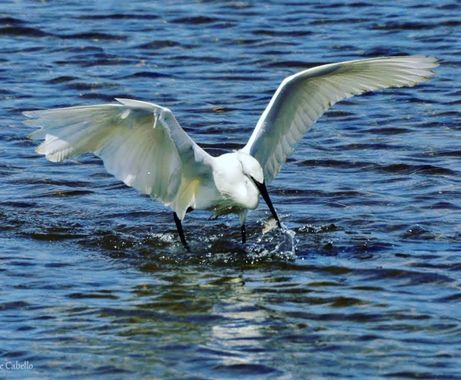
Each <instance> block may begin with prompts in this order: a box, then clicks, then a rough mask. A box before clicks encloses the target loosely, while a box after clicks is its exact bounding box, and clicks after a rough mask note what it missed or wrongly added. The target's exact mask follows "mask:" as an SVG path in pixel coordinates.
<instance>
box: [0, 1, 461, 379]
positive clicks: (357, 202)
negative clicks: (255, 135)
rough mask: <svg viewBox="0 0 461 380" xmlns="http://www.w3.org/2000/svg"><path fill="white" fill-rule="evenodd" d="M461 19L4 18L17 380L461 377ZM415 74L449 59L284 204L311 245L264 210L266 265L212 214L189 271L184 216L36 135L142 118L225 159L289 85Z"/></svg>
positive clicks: (334, 142)
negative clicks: (110, 113) (381, 59)
mask: <svg viewBox="0 0 461 380" xmlns="http://www.w3.org/2000/svg"><path fill="white" fill-rule="evenodd" d="M460 15H461V3H460V2H459V1H455V0H440V1H437V2H435V1H434V2H420V1H416V0H405V1H399V2H385V1H382V2H378V1H371V0H346V1H335V0H332V1H296V0H291V1H290V0H284V1H264V2H263V1H260V2H259V1H147V0H145V1H131V2H120V1H109V0H106V1H72V0H63V1H32V0H24V1H22V0H15V1H13V0H4V1H2V3H1V4H0V81H1V82H0V83H1V86H0V105H1V107H0V176H1V179H2V180H1V183H0V263H1V265H0V281H1V282H0V284H1V290H0V377H16V378H94V377H101V378H162V379H163V378H165V379H179V378H181V379H182V378H187V379H226V378H228V379H235V378H257V379H263V378H264V379H265V378H273V379H304V378H311V379H330V378H341V379H343V378H438V379H456V378H460V377H461V364H460V363H461V361H460V352H461V304H460V303H461V280H460V278H461V202H460V199H461V189H460V185H461V177H460V175H461V161H460V159H461V113H460V106H461V90H460V79H459V78H460V69H461V19H460ZM401 54H402V55H410V54H411V55H413V54H419V55H430V56H434V57H437V58H438V59H439V60H440V62H441V65H440V67H439V68H437V76H436V77H435V78H434V79H432V80H431V81H429V82H426V83H424V84H421V85H419V86H417V87H415V88H410V89H390V90H386V91H383V92H380V93H377V94H370V95H364V96H361V97H356V98H353V99H350V100H347V101H344V102H342V103H340V104H337V105H335V106H334V107H333V109H332V110H331V111H329V112H328V113H327V114H326V115H324V117H323V118H322V119H321V120H320V121H319V122H318V123H317V124H316V125H315V127H314V128H313V129H312V130H311V131H309V133H308V134H307V135H306V137H305V138H304V140H303V141H302V142H301V143H300V144H299V145H298V147H297V149H296V151H295V153H294V154H293V156H292V157H291V158H290V160H289V162H288V163H287V164H286V165H285V167H284V169H283V170H282V172H281V173H280V174H279V176H278V177H277V178H276V180H275V181H273V182H272V184H271V186H270V188H269V192H270V193H271V196H272V199H273V201H274V204H275V205H276V208H277V210H278V212H279V214H280V215H281V217H282V220H283V223H284V224H285V225H286V226H287V228H288V229H289V230H290V231H291V234H288V233H282V232H280V231H278V230H276V229H275V230H272V231H269V232H267V233H265V234H263V230H264V229H265V227H267V224H268V221H269V216H270V214H269V213H268V210H267V208H266V207H265V206H264V205H263V204H262V205H260V207H259V209H258V210H256V211H254V212H252V213H250V214H249V217H248V225H247V230H248V235H249V236H248V239H249V243H248V244H247V245H246V246H243V245H242V244H241V243H240V242H239V239H240V230H239V227H238V219H237V218H236V217H232V216H229V217H223V218H218V219H216V220H209V218H208V217H209V215H208V214H207V213H204V212H195V213H191V214H188V216H187V218H186V220H185V222H184V228H185V231H186V234H187V236H188V238H189V239H190V242H191V246H192V249H191V252H186V251H185V250H184V249H183V248H182V246H181V244H180V242H179V240H178V238H177V234H176V228H175V225H174V222H173V218H172V213H171V211H170V210H168V209H167V208H165V207H164V206H163V205H162V204H161V203H159V202H153V201H152V200H150V199H149V198H148V197H146V196H142V195H139V194H137V193H136V191H134V190H133V189H130V188H127V187H126V186H124V185H123V184H121V183H120V182H119V181H117V180H116V179H114V178H113V177H111V176H110V175H108V174H106V172H105V170H104V168H103V166H102V164H101V162H100V160H99V159H97V158H95V157H94V156H91V155H85V156H82V157H80V158H79V159H78V160H72V161H68V162H65V163H61V164H53V163H50V162H48V161H46V160H45V159H44V158H43V157H42V156H39V155H37V154H36V153H35V152H34V148H35V142H34V143H33V142H31V141H30V140H29V139H28V138H27V135H28V134H29V133H30V132H31V131H32V128H31V127H28V126H25V125H23V124H22V121H23V116H22V115H21V112H22V111H24V110H30V109H41V108H51V107H60V106H70V105H81V104H96V103H102V102H108V101H112V99H113V98H114V97H129V98H136V99H140V100H147V101H153V102H155V103H158V104H161V105H164V106H166V107H169V108H171V109H172V110H173V112H174V113H175V115H176V117H177V119H178V120H179V122H180V123H181V125H182V126H183V127H184V128H185V129H186V131H187V132H188V133H189V134H190V135H191V136H192V137H193V138H194V139H195V140H196V141H197V142H198V143H199V144H200V145H201V146H203V147H204V148H205V149H206V150H207V151H209V152H210V153H211V154H221V153H223V152H224V151H229V150H232V149H238V148H239V147H241V146H243V145H244V144H245V142H246V140H247V139H248V137H249V135H250V133H251V131H252V130H253V128H254V125H255V124H256V122H257V120H258V117H259V115H260V114H261V112H262V111H263V109H264V107H265V106H266V104H267V103H268V101H269V99H270V97H271V95H272V94H273V92H274V91H275V89H276V88H277V86H278V84H279V83H280V82H281V81H282V79H283V78H284V77H286V76H287V75H290V74H293V73H295V72H297V71H300V70H302V69H305V68H309V67H312V66H315V65H318V64H323V63H330V62H335V61H342V60H349V59H360V58H369V57H375V56H382V55H401ZM15 363H18V364H25V368H23V369H20V368H17V369H12V368H11V365H12V364H15ZM7 364H8V365H7ZM2 365H3V366H2ZM8 366H9V367H8ZM6 367H8V368H6Z"/></svg>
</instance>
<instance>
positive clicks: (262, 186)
mask: <svg viewBox="0 0 461 380" xmlns="http://www.w3.org/2000/svg"><path fill="white" fill-rule="evenodd" d="M251 179H252V180H253V182H254V184H255V185H256V187H257V188H258V190H259V192H260V193H261V195H262V196H263V199H264V201H265V202H266V204H267V206H268V207H269V210H271V213H272V216H273V217H274V219H275V220H276V221H277V226H278V227H279V228H282V226H281V224H280V219H279V217H278V215H277V213H276V212H275V208H274V206H273V205H272V202H271V199H270V198H269V193H268V192H267V188H266V184H265V183H264V182H263V183H260V182H258V181H256V180H255V179H254V178H251Z"/></svg>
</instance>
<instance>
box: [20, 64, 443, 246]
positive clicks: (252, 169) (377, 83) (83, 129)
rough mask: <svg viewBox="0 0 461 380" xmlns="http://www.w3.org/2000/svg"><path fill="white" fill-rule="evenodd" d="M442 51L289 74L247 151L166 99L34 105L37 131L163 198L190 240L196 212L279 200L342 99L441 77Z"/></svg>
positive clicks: (45, 150) (67, 152) (58, 155)
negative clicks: (282, 186)
mask: <svg viewBox="0 0 461 380" xmlns="http://www.w3.org/2000/svg"><path fill="white" fill-rule="evenodd" d="M436 66H438V64H437V61H436V59H434V58H431V57H423V56H406V57H405V56H404V57H381V58H372V59H363V60H355V61H347V62H340V63H333V64H327V65H322V66H319V67H314V68H311V69H308V70H304V71H301V72H299V73H297V74H295V75H292V76H289V77H287V78H285V79H284V80H283V81H282V83H281V84H280V86H279V87H278V89H277V91H276V92H275V94H274V95H273V97H272V99H271V100H270V102H269V104H268V106H267V107H266V109H265V110H264V112H263V113H262V115H261V117H260V118H259V121H258V123H257V124H256V128H255V129H254V131H253V133H252V135H251V137H250V139H249V141H248V143H247V144H246V145H245V146H244V147H243V148H242V149H240V150H238V151H234V152H232V153H226V154H223V155H221V156H219V157H212V156H210V155H209V154H208V153H206V152H205V151H204V150H203V149H202V148H200V147H199V146H198V145H197V144H196V143H195V142H194V141H193V140H192V139H191V138H190V137H189V136H188V135H187V133H186V132H185V131H184V130H183V129H182V128H181V126H180V125H179V124H178V122H177V121H176V119H175V117H174V115H173V113H172V112H171V111H170V110H169V109H168V108H165V107H162V106H159V105H157V104H153V103H147V102H142V101H137V100H131V99H116V101H117V103H113V104H112V103H111V104H101V105H91V106H78V107H68V108H57V109H48V110H38V111H30V112H25V113H24V114H25V115H26V116H27V117H29V118H31V120H27V121H26V123H27V124H28V125H33V126H37V127H41V129H39V130H37V131H35V132H34V133H32V134H31V137H32V138H40V139H44V140H45V141H44V142H42V143H41V145H39V146H38V148H37V152H38V153H40V154H44V155H45V156H46V158H47V159H48V160H50V161H53V162H58V161H62V160H64V159H66V158H70V157H75V156H77V155H79V154H82V153H87V152H91V153H94V154H95V155H96V156H98V157H100V158H101V159H102V161H103V162H104V166H105V168H106V170H107V171H108V172H109V173H111V174H113V175H114V176H115V177H116V178H118V179H119V180H121V181H123V182H124V183H125V184H126V185H128V186H131V187H134V188H135V189H136V190H138V191H140V192H141V193H144V194H147V195H149V196H150V197H152V198H155V199H158V200H160V201H162V202H163V203H164V204H165V205H167V206H169V207H170V208H171V209H172V210H173V215H174V220H175V222H176V227H177V230H178V233H179V237H180V239H181V242H182V244H183V245H184V246H185V247H186V248H187V247H188V245H187V242H186V239H185V236H184V232H183V228H182V224H181V221H182V220H183V219H184V216H185V215H186V212H188V211H190V210H195V209H200V210H210V211H212V212H214V213H215V214H216V215H222V214H227V213H235V214H238V215H239V217H240V226H241V232H242V241H243V242H245V241H246V233H245V219H246V215H247V212H248V210H249V209H254V208H256V207H257V206H258V200H259V195H260V194H261V195H262V197H263V198H264V200H265V201H266V203H267V205H268V206H269V209H270V211H271V213H272V215H273V217H274V218H275V219H276V221H277V223H278V226H279V227H280V220H279V218H278V216H277V213H276V211H275V209H274V207H273V205H272V202H271V200H270V198H269V194H268V192H267V189H266V184H268V183H269V182H271V181H272V180H273V179H274V177H275V176H276V175H277V173H278V172H279V171H280V167H281V166H282V164H283V163H284V162H285V161H286V159H287V158H288V156H289V155H290V154H291V153H292V151H293V148H294V146H295V144H296V143H297V142H298V141H299V140H300V139H301V137H302V136H303V135H304V133H305V132H306V131H307V130H308V129H309V128H310V127H312V126H313V125H314V123H315V122H316V121H317V119H318V118H319V117H320V116H321V115H322V114H323V113H324V112H325V111H326V110H328V108H330V107H331V106H332V105H333V104H335V103H336V102H338V101H340V100H342V99H345V98H348V97H351V96H353V95H359V94H362V93H364V92H369V91H374V90H379V89H383V88H387V87H403V86H414V85H416V84H417V83H419V82H421V81H423V80H426V79H428V78H430V77H432V76H433V75H434V72H433V71H432V69H433V68H435V67H436Z"/></svg>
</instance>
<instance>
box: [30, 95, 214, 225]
mask: <svg viewBox="0 0 461 380" xmlns="http://www.w3.org/2000/svg"><path fill="white" fill-rule="evenodd" d="M117 101H118V103H114V104H102V105H94V106H83V107H69V108H57V109H49V110H41V111H30V112H25V113H24V115H25V116H27V117H29V118H31V119H30V120H27V121H26V124H28V125H33V126H37V127H42V128H41V129H39V130H37V131H35V132H33V133H32V134H31V136H30V137H31V138H34V139H45V141H44V142H43V143H42V144H41V145H39V146H38V148H37V152H38V153H40V154H44V155H45V156H46V158H47V159H48V160H50V161H53V162H58V161H62V160H64V159H66V158H70V157H75V156H77V155H79V154H82V153H87V152H91V153H94V154H95V155H97V156H99V157H100V158H101V159H102V160H103V162H104V166H105V168H106V170H107V171H108V172H109V173H110V174H113V175H114V176H115V177H117V178H118V179H120V180H121V181H123V182H124V183H125V184H126V185H128V186H131V187H134V188H135V189H136V190H138V191H140V192H141V193H144V194H148V195H150V196H151V197H154V198H158V199H160V200H161V201H162V202H163V203H165V204H167V205H170V206H171V207H172V208H173V210H175V211H176V213H177V214H178V216H179V217H180V218H181V219H182V218H183V217H184V214H185V212H186V210H187V208H188V207H190V206H192V207H193V202H194V196H195V194H192V193H191V192H190V191H189V192H187V191H184V189H188V188H190V186H188V185H189V184H190V183H191V182H193V183H195V182H197V179H198V180H201V179H203V178H204V177H207V176H209V175H211V168H210V160H211V157H210V156H209V155H208V154H207V153H206V152H205V151H204V150H203V149H201V148H200V147H199V146H198V145H197V144H196V143H195V142H194V141H193V140H192V139H191V138H190V137H189V136H188V135H187V133H186V132H185V131H184V130H183V129H182V128H181V126H180V125H179V124H178V122H177V121H176V119H175V117H174V116H173V114H172V112H171V111H170V110H169V109H167V108H164V107H161V106H158V105H156V104H152V103H147V102H140V101H136V100H130V99H117Z"/></svg>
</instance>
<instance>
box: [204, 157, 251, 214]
mask: <svg viewBox="0 0 461 380" xmlns="http://www.w3.org/2000/svg"><path fill="white" fill-rule="evenodd" d="M242 155H245V156H248V155H247V154H246V153H243V152H233V153H227V154H223V155H221V156H219V157H216V159H215V160H214V165H213V177H214V181H215V185H216V188H217V189H218V191H219V193H220V194H221V197H222V202H223V203H226V204H229V207H235V208H237V209H254V208H256V207H257V206H258V199H259V191H258V189H257V187H256V185H255V184H254V182H253V181H252V179H251V178H250V177H249V176H248V174H247V173H245V170H244V164H242V159H241V158H242ZM249 157H251V156H249ZM251 158H252V157H251Z"/></svg>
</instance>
